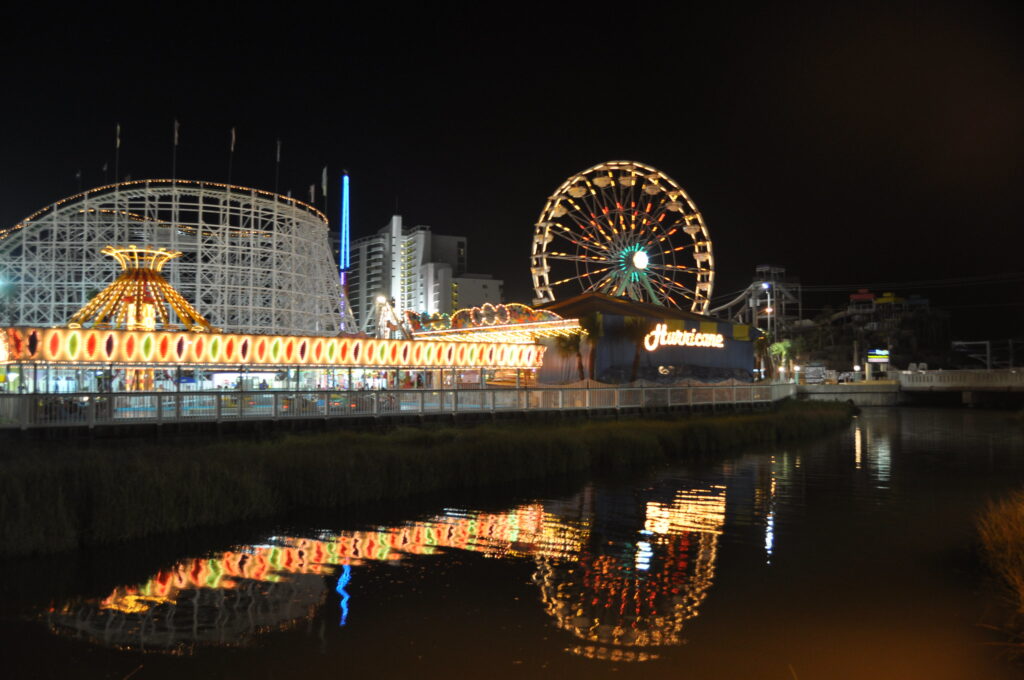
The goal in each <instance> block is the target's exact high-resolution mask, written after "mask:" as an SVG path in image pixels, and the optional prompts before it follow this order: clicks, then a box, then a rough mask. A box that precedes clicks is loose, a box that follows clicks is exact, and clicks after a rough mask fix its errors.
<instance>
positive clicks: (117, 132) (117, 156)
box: [114, 123, 121, 184]
mask: <svg viewBox="0 0 1024 680" xmlns="http://www.w3.org/2000/svg"><path fill="white" fill-rule="evenodd" d="M120 172H121V124H120V123H118V124H117V126H116V127H115V128H114V183H115V184H116V183H117V182H119V181H120V177H121V174H120Z"/></svg>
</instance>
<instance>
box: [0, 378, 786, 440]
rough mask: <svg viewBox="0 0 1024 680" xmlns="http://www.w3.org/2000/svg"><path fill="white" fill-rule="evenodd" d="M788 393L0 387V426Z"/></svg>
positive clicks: (621, 403) (351, 414) (703, 388)
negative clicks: (27, 390)
mask: <svg viewBox="0 0 1024 680" xmlns="http://www.w3.org/2000/svg"><path fill="white" fill-rule="evenodd" d="M794 394H795V386H794V385H788V384H771V383H752V384H750V383H747V384H744V383H737V384H721V385H692V386H673V387H661V386H640V387H637V386H623V387H614V386H607V387H548V388H530V389H513V388H486V389H459V390H454V389H452V390H418V389H403V390H374V391H348V392H332V391H319V390H318V391H295V392H283V391H282V392H269V391H257V392H241V391H231V392H151V393H131V392H123V393H63V394H45V395H39V394H0V429H8V430H9V429H31V428H55V427H56V428H60V427H82V426H86V427H94V426H97V425H131V424H145V423H156V424H161V423H184V422H228V421H243V420H250V421H259V420H274V421H277V420H287V419H292V420H298V419H307V420H309V419H343V418H381V417H389V418H402V417H403V416H407V417H409V418H417V417H422V416H438V415H441V416H443V415H451V416H458V415H460V414H477V415H480V414H499V413H542V412H555V411H593V412H605V411H611V412H627V413H628V412H639V411H643V410H651V409H659V410H687V409H699V408H718V407H727V408H732V407H756V406H760V405H763V406H767V405H769V404H771V403H773V402H776V401H779V400H781V399H784V398H786V397H790V396H793V395H794Z"/></svg>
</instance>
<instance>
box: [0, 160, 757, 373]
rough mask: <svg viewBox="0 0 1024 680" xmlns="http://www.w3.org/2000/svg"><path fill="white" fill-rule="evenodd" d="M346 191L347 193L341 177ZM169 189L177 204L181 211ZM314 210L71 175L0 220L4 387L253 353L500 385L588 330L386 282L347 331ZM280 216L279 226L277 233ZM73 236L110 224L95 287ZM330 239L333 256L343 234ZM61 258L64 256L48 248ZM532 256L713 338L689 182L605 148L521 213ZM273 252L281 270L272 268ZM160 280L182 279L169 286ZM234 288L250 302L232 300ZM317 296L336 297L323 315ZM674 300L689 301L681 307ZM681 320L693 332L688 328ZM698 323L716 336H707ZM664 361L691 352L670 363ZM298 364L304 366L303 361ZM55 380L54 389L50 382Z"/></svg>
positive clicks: (241, 193) (266, 362)
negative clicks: (444, 300)
mask: <svg viewBox="0 0 1024 680" xmlns="http://www.w3.org/2000/svg"><path fill="white" fill-rule="evenodd" d="M344 179H345V180H346V181H347V175H346V176H345V178H344ZM343 197H344V198H343V201H346V202H347V191H346V192H343ZM180 205H186V206H188V210H186V211H185V212H181V211H179V208H178V206H180ZM153 206H156V207H153ZM247 206H249V207H247ZM343 206H344V203H343ZM193 208H194V210H193ZM250 208H251V212H252V214H251V215H250V214H249V212H247V210H249V209H250ZM343 213H344V207H343ZM260 215H270V216H271V217H267V218H263V217H259V216H260ZM345 217H346V215H344V214H343V220H342V225H343V228H344V227H346V226H347V224H346V223H347V220H346V219H344V218H345ZM218 219H223V220H224V221H223V222H218V221H217V220H218ZM65 223H66V224H65ZM326 226H327V225H326V217H324V216H323V214H322V213H319V212H318V211H316V210H315V208H312V207H311V206H308V205H305V204H301V203H299V202H296V201H294V199H290V198H285V197H279V196H276V195H273V194H268V193H267V192H259V191H256V190H247V189H244V188H242V187H234V186H229V185H216V184H213V183H203V182H186V181H177V180H175V181H167V180H146V181H142V182H129V183H121V184H118V185H111V186H109V187H101V188H99V189H94V190H90V191H87V192H84V193H82V194H79V195H76V196H73V197H70V198H68V199H65V200H64V201H60V202H58V203H56V204H54V205H53V206H52V207H50V208H47V209H44V210H41V211H39V212H38V213H36V214H34V215H33V216H30V217H29V218H26V219H25V220H23V221H22V222H21V223H19V224H18V225H15V227H12V228H10V229H7V230H0V255H4V254H5V253H6V256H7V263H6V264H7V265H10V267H13V269H12V270H11V271H13V272H14V273H15V275H16V276H15V279H16V280H17V281H18V282H19V283H18V286H19V292H18V295H19V304H20V305H21V307H22V309H23V314H22V316H21V319H20V321H19V323H17V324H16V325H14V326H12V327H9V328H6V329H0V362H3V363H5V364H7V366H8V371H7V375H8V376H14V377H13V378H10V379H9V380H8V383H7V384H6V385H5V387H6V391H7V392H8V393H10V392H12V391H29V392H40V391H42V392H69V391H83V390H85V391H103V390H104V389H109V387H106V388H104V385H108V384H109V382H110V379H108V378H104V379H103V380H106V381H107V382H103V381H98V379H96V378H95V376H97V375H99V374H100V370H99V369H104V370H106V371H107V372H108V373H110V374H114V373H116V372H117V371H120V372H121V373H120V375H123V376H134V379H129V378H128V377H125V378H124V381H123V383H121V384H123V385H124V386H125V387H126V389H127V391H135V390H143V391H149V390H159V389H174V390H176V391H177V390H180V389H181V387H180V386H181V380H182V376H183V375H184V374H183V371H185V372H193V373H195V372H196V371H200V372H202V373H203V374H204V375H207V374H209V373H211V372H216V371H220V372H221V373H225V374H233V375H235V378H234V382H233V383H232V384H236V385H239V386H241V385H242V384H243V380H248V381H250V382H251V380H252V378H251V376H250V377H248V378H247V377H246V375H245V374H246V373H247V372H250V371H253V370H257V368H258V370H260V371H278V372H279V373H280V372H281V371H287V372H288V376H289V377H288V378H287V380H286V381H285V384H283V385H282V386H280V389H296V388H297V387H299V386H304V388H305V389H310V390H315V389H321V387H323V388H326V387H341V388H342V389H348V388H351V387H352V386H353V385H356V388H357V389H358V385H359V384H364V383H360V382H359V380H358V379H356V382H355V383H353V372H352V370H351V369H353V368H354V369H358V370H359V371H360V374H361V375H362V374H363V372H365V371H366V370H370V369H375V370H378V371H389V372H390V373H391V374H394V375H393V376H392V377H393V378H394V381H395V382H402V381H403V378H400V377H398V374H399V372H400V371H401V372H410V371H415V372H420V373H421V374H422V375H416V376H414V378H413V380H412V381H413V384H421V383H422V384H423V385H428V384H435V385H440V384H442V383H443V384H456V383H458V378H457V377H454V374H455V373H458V372H460V371H464V370H468V371H476V372H477V375H478V377H479V378H480V380H479V381H478V384H483V382H482V377H483V372H484V371H490V372H493V371H496V370H501V371H505V372H508V371H512V372H514V373H515V376H516V377H515V379H514V380H512V384H516V385H519V384H520V372H523V371H525V372H530V374H531V379H535V377H536V376H535V375H534V374H533V373H532V372H533V371H536V370H537V369H539V368H541V366H542V365H543V364H544V356H545V351H546V349H548V348H547V347H545V346H544V345H542V344H541V342H540V341H541V340H542V339H544V338H557V337H564V336H569V335H585V334H586V333H585V331H584V330H583V328H581V326H580V324H579V323H578V322H577V320H576V319H568V318H562V316H560V315H559V314H556V313H555V312H554V311H552V310H550V309H547V310H546V309H533V308H530V307H527V306H526V305H521V304H518V303H509V304H503V305H491V304H485V305H483V306H482V307H479V308H471V309H465V310H459V311H457V312H456V313H454V314H452V315H451V316H450V317H449V316H445V317H444V318H435V317H436V315H434V316H425V315H420V314H417V313H416V312H415V310H397V309H395V308H394V307H393V304H392V302H391V301H389V300H388V299H387V298H386V297H383V296H382V297H381V298H378V301H377V310H376V311H377V315H378V320H379V323H378V324H377V328H378V329H381V331H382V332H379V333H378V337H368V336H367V334H365V333H358V332H354V331H355V327H354V323H353V322H352V320H351V314H350V313H349V312H348V304H347V301H346V299H345V291H344V285H343V282H344V280H345V275H344V274H345V272H344V271H341V272H340V277H339V276H338V274H339V272H338V271H337V270H334V271H331V270H330V269H329V268H328V269H324V271H323V272H320V271H319V269H317V267H319V266H320V265H323V264H328V263H329V259H330V258H329V257H320V256H322V255H323V254H324V253H322V252H321V253H320V255H316V252H319V251H317V249H316V248H315V247H314V242H315V241H316V240H317V239H320V240H321V241H323V245H326V242H327V240H326ZM287 230H291V233H292V236H291V237H289V238H290V241H289V238H285V237H284V236H282V235H280V234H278V235H275V234H276V233H277V232H278V231H285V232H287ZM72 236H73V237H76V238H80V239H81V241H82V242H83V243H96V242H97V241H98V240H99V239H104V240H105V239H111V240H112V241H113V243H119V244H120V245H107V246H106V247H104V248H103V249H102V250H101V252H102V253H104V254H106V255H110V256H111V257H113V258H115V259H116V260H117V261H118V262H119V263H120V264H121V267H122V272H121V274H120V276H118V277H117V278H116V280H114V281H113V282H112V283H109V284H104V285H105V286H106V287H105V288H103V290H102V291H101V292H100V293H98V294H95V295H93V294H92V292H93V291H94V290H95V288H91V286H93V285H95V284H96V283H98V282H100V281H104V280H105V281H110V278H109V277H108V275H107V274H105V273H103V272H102V270H101V268H97V267H94V266H92V265H91V264H89V263H88V262H86V260H84V259H83V260H82V261H81V262H73V261H72V260H73V258H74V257H78V258H81V257H82V254H81V253H82V252H83V251H84V249H83V248H82V247H81V243H79V244H77V246H76V248H75V249H73V248H72V247H71V245H72V244H70V243H68V242H67V238H69V237H72ZM114 239H120V240H114ZM147 239H151V242H146V240H147ZM282 239H284V240H282ZM291 241H295V243H299V242H300V241H301V242H302V243H304V244H305V245H304V246H303V248H304V249H299V247H298V245H295V244H292V245H291V246H289V245H288V243H290V242H291ZM307 241H308V243H307ZM99 242H100V243H102V242H103V241H99ZM178 246H180V247H178ZM307 246H308V247H307ZM289 249H291V250H292V251H294V253H295V255H296V256H297V257H298V256H300V255H301V257H298V259H296V260H295V261H294V262H290V264H289V260H288V258H283V259H282V258H281V257H278V255H280V254H281V253H280V252H279V251H282V250H283V251H288V250H289ZM306 250H308V251H309V252H308V253H307V252H306ZM320 250H324V249H323V248H321V249H320ZM314 251H316V252H314ZM341 252H342V257H341V260H340V262H339V264H342V265H343V264H344V262H345V255H344V253H345V247H344V243H343V244H342V251H341ZM58 256H59V257H58ZM40 258H41V259H43V260H46V261H47V262H48V264H46V265H40V267H42V268H41V269H40V268H38V267H36V266H35V265H34V264H33V263H34V262H35V260H38V259H40ZM61 258H63V259H61ZM69 258H71V259H69ZM175 259H177V260H178V262H177V263H176V266H177V267H181V268H182V269H183V270H185V272H186V273H187V276H185V275H182V274H180V273H177V272H174V271H172V272H171V275H170V281H169V280H168V279H167V278H164V275H163V274H162V271H163V269H164V266H165V265H166V264H167V263H168V262H170V261H171V260H175ZM321 259H323V260H325V261H324V262H321V261H320V260H321ZM65 260H66V261H67V264H66V265H61V266H57V265H55V264H54V262H63V261H65ZM261 263H269V264H268V266H270V267H272V269H271V270H270V271H269V273H268V272H263V271H261V269H260V268H261V266H262V265H261ZM530 265H531V275H532V278H533V286H534V294H535V298H534V303H535V304H536V305H549V304H552V303H555V302H556V295H559V296H563V299H564V298H572V296H575V295H578V294H579V293H580V292H582V293H595V294H598V296H601V295H603V296H611V297H613V298H616V299H618V300H621V301H622V302H624V303H637V304H633V305H632V307H630V308H629V309H627V310H625V311H624V312H623V313H624V314H625V315H626V316H636V317H638V318H640V317H643V319H642V320H645V321H650V322H651V323H652V324H653V323H654V322H655V321H656V319H653V318H652V315H653V317H659V316H662V315H661V314H660V313H659V312H658V310H665V312H664V316H665V317H666V318H665V319H662V320H661V321H658V322H659V323H661V324H662V326H664V328H663V329H662V335H663V336H664V338H665V339H668V340H671V341H666V342H662V343H660V344H659V343H656V346H655V347H653V349H652V348H651V347H648V351H655V350H659V348H660V347H661V345H672V346H679V347H682V346H686V347H690V346H693V347H698V348H699V347H705V346H708V347H712V346H713V347H714V348H719V349H720V348H722V347H723V344H722V343H723V338H722V335H721V334H722V333H723V331H722V330H721V329H720V328H718V327H717V326H716V324H715V322H714V320H712V319H709V318H707V317H703V318H701V317H698V316H696V315H703V314H704V313H705V312H706V311H707V310H708V307H709V304H710V299H711V293H712V288H713V283H714V257H713V255H712V246H711V239H710V236H709V233H708V228H707V226H706V225H705V223H704V220H703V218H702V216H701V213H700V212H699V211H698V209H697V206H696V205H695V204H694V202H693V200H692V199H691V198H690V197H689V195H688V194H687V193H686V191H684V190H683V188H682V187H681V186H680V185H679V184H678V183H676V182H675V181H674V180H673V179H672V178H670V177H668V176H667V175H665V174H664V173H662V172H660V171H659V170H657V169H655V168H653V167H651V166H649V165H644V164H641V163H636V162H633V161H610V162H606V163H601V164H598V165H595V166H593V167H591V168H588V169H586V170H584V171H582V172H580V173H577V174H575V175H573V176H571V177H570V178H569V179H567V180H566V181H565V182H563V183H562V185H561V186H560V187H558V189H557V190H556V191H555V192H554V194H552V195H551V196H550V197H549V198H548V199H547V202H546V204H545V206H544V209H543V211H542V212H541V215H540V218H539V220H538V222H537V223H536V225H535V227H534V231H533V242H532V250H531V256H530ZM288 266H291V267H292V268H293V269H294V270H295V271H291V270H288V271H286V268H287V267H288ZM18 276H20V277H21V278H20V279H18V278H17V277H18ZM61 277H64V278H61ZM65 279H66V280H65ZM307 279H308V281H307ZM314 279H315V280H314ZM321 279H322V280H321ZM175 281H180V282H181V283H180V285H181V286H183V287H185V288H186V289H187V292H186V294H184V295H183V294H181V293H179V292H178V290H177V287H178V285H179V284H177V283H174V282H175ZM245 281H248V283H245ZM282 282H283V283H282ZM281 285H284V286H285V288H289V287H290V289H289V290H281V289H280V286H281ZM246 286H248V288H246ZM220 288H223V290H221V289H220ZM61 291H63V292H64V295H63V296H62V295H59V293H61ZM86 291H88V292H89V293H90V295H91V299H90V300H89V301H88V302H87V303H86V304H85V305H84V306H83V307H81V308H80V309H78V311H74V309H75V307H70V308H69V307H68V300H67V299H66V298H68V297H73V296H72V293H74V296H82V297H79V300H81V299H83V297H84V294H85V292H86ZM303 291H306V292H303ZM324 291H328V292H329V293H330V294H329V295H326V297H328V298H330V297H331V296H332V295H333V302H331V303H330V304H321V303H320V302H316V299H318V298H317V296H320V297H324ZM332 291H333V292H332ZM190 294H191V296H194V298H193V297H191V296H190ZM289 296H291V297H289ZM292 298H295V305H298V306H299V307H297V308H301V309H303V310H304V311H302V314H301V315H300V316H301V318H300V316H294V315H290V314H291V312H290V311H289V310H288V309H287V307H288V304H289V301H290V300H292ZM306 298H309V300H308V301H304V302H303V301H300V300H305V299H306ZM189 299H193V300H194V301H195V302H196V307H193V306H192V304H191V303H190V302H189V301H188V300H189ZM232 300H235V301H239V302H240V303H241V302H244V301H248V302H245V303H244V305H243V306H245V309H244V314H241V313H239V311H238V310H236V309H234V308H233V307H232V306H231V301H232ZM207 301H209V302H207ZM559 302H561V301H559ZM314 303H315V304H314ZM79 304H80V303H79ZM208 304H210V305H212V307H213V309H214V310H215V313H214V315H213V316H210V317H209V319H208V318H207V317H204V316H203V314H202V313H201V312H200V310H202V311H203V312H206V311H207V310H206V307H207V305H208ZM302 305H305V307H303V306H302ZM556 306H557V305H556ZM627 306H628V305H627ZM197 307H198V309H197ZM633 307H635V309H633ZM307 308H308V309H307ZM329 308H330V309H333V310H334V311H333V312H331V314H333V316H334V318H333V319H330V320H328V319H327V316H329V315H328V313H327V310H328V309H329ZM65 310H66V311H65ZM60 314H63V316H62V317H61V318H60V319H59V320H58V319H56V318H55V316H56V315H60ZM680 314H683V315H684V316H685V315H693V316H692V317H691V316H687V317H686V319H685V324H684V323H683V321H680V319H681V318H682V317H679V315H680ZM673 315H675V316H673ZM571 316H577V314H576V313H573V314H571ZM668 317H672V318H671V319H669V318H668ZM705 319H706V321H705ZM222 320H224V321H222ZM277 323H280V326H275V324H277ZM705 326H715V328H704V327H705ZM250 329H251V330H250ZM223 330H227V331H229V332H222V331H223ZM648 330H650V329H648ZM232 331H233V332H232ZM239 331H241V332H239ZM725 332H726V338H728V339H729V340H725V342H731V341H736V342H746V341H747V340H748V337H747V332H746V326H743V325H741V326H736V327H732V326H730V327H729V329H727V331H725ZM688 333H689V335H687V334H688ZM709 334H710V335H709ZM648 335H649V334H648ZM690 335H692V336H693V337H694V338H697V339H698V340H700V342H697V341H694V342H688V341H685V340H686V339H687V338H689V337H690ZM698 336H699V337H698ZM705 336H707V337H705ZM712 336H713V337H714V338H716V341H715V343H714V344H708V343H709V342H710V341H707V338H710V337H712ZM702 343H703V344H702ZM549 345H550V343H549ZM744 347H745V345H744ZM659 351H660V350H659ZM725 354H726V353H725V352H723V356H724V355H725ZM631 356H632V355H631ZM665 356H666V357H667V356H668V355H665ZM680 356H682V355H680ZM663 361H668V359H663ZM679 361H683V362H684V363H685V362H687V361H690V359H688V358H685V357H684V358H677V359H671V361H670V363H671V362H676V363H678V362H679ZM716 361H717V360H716ZM719 363H721V362H719ZM711 365H718V364H711ZM154 368H161V369H163V370H162V371H161V373H162V374H163V375H164V378H163V380H164V384H163V385H162V386H161V385H160V384H159V379H157V380H154V377H153V371H154ZM338 368H344V369H349V370H348V373H347V378H344V379H342V378H339V377H338V374H337V371H336V369H338ZM726 368H727V369H728V368H730V367H726ZM740 368H741V367H740ZM167 369H172V370H176V371H177V377H176V378H168V377H167V376H168V375H170V373H169V372H168V370H167ZM299 369H302V370H304V371H306V373H303V374H302V375H301V376H300V375H299V374H298V373H297V371H299ZM730 370H731V369H730ZM41 371H42V372H41ZM424 371H430V372H432V374H431V375H428V374H427V373H424ZM332 372H333V373H332ZM435 373H436V375H433V374H435ZM293 374H294V375H295V377H294V379H293V378H292V377H291V376H292V375H293ZM195 375H197V376H198V375H199V374H198V373H195ZM523 376H524V377H526V374H525V373H524V374H523ZM157 378H159V376H157ZM197 380H198V378H197ZM373 380H374V381H378V380H380V378H379V377H378V378H374V379H373ZM389 380H390V379H389ZM404 380H406V381H408V377H406V378H404ZM168 381H170V382H169V383H168ZM118 382H120V381H118ZM61 384H63V385H65V387H64V388H63V389H61V388H59V387H58V388H55V387H53V386H54V385H58V386H59V385H61ZM374 384H376V382H375V383H374ZM389 384H390V382H389ZM214 387H216V385H214ZM239 389H241V387H239ZM271 389H276V388H275V387H274V386H273V385H271Z"/></svg>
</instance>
